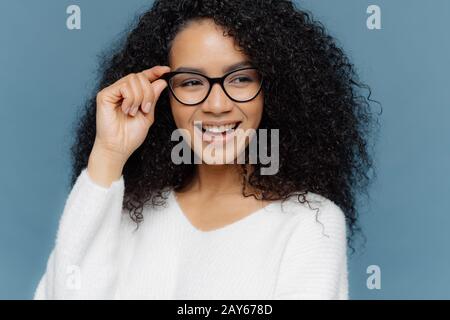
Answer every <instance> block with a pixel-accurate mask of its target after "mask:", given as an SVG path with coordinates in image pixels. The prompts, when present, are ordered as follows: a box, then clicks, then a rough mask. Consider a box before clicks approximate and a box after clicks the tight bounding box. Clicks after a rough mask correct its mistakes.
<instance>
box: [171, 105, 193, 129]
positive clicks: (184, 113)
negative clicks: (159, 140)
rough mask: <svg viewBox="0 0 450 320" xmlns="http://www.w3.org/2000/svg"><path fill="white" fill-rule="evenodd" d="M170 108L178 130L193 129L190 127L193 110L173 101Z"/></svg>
mask: <svg viewBox="0 0 450 320" xmlns="http://www.w3.org/2000/svg"><path fill="white" fill-rule="evenodd" d="M170 107H171V110H172V116H173V119H174V121H175V124H176V125H177V128H180V129H191V128H190V126H189V121H190V119H191V117H192V110H190V109H191V108H187V107H184V106H182V105H180V103H178V102H172V101H171V102H170Z"/></svg>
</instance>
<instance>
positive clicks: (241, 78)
mask: <svg viewBox="0 0 450 320" xmlns="http://www.w3.org/2000/svg"><path fill="white" fill-rule="evenodd" d="M237 80H239V81H237ZM251 81H252V79H251V78H249V77H236V78H234V79H233V80H231V82H234V83H241V82H251Z"/></svg>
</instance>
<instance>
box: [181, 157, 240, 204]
mask: <svg viewBox="0 0 450 320" xmlns="http://www.w3.org/2000/svg"><path fill="white" fill-rule="evenodd" d="M189 191H193V192H198V193H202V194H205V195H209V196H211V197H213V196H216V195H219V194H224V193H227V194H230V193H236V194H240V193H241V192H242V175H241V170H240V167H239V165H236V164H225V165H208V164H205V163H202V164H198V165H197V166H196V175H195V178H194V180H193V181H192V184H191V186H190V187H189Z"/></svg>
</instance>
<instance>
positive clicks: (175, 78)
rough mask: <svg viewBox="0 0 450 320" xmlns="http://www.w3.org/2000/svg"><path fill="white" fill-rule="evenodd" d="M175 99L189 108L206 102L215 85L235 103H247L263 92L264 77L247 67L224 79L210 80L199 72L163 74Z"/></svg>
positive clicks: (227, 74)
mask: <svg viewBox="0 0 450 320" xmlns="http://www.w3.org/2000/svg"><path fill="white" fill-rule="evenodd" d="M160 79H164V80H166V82H167V83H168V87H169V89H170V92H171V93H172V94H173V96H174V97H175V99H176V100H177V101H178V102H180V103H182V104H184V105H187V106H194V105H197V104H200V103H202V102H203V101H205V100H206V98H207V97H208V96H209V93H210V92H211V89H212V86H213V85H214V84H215V83H218V84H220V86H221V87H222V90H223V91H224V92H225V94H226V95H227V96H228V98H230V99H231V100H233V101H235V102H247V101H250V100H253V99H254V98H256V96H257V95H258V94H259V92H260V91H261V87H262V81H263V79H262V76H261V75H260V73H259V72H258V70H257V69H256V68H254V67H245V68H242V69H238V70H233V71H231V72H228V73H226V74H225V75H223V76H222V77H218V78H210V77H207V76H205V75H203V74H201V73H198V72H186V71H173V72H167V73H165V74H163V75H162V76H161V77H160Z"/></svg>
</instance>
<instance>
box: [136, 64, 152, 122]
mask: <svg viewBox="0 0 450 320" xmlns="http://www.w3.org/2000/svg"><path fill="white" fill-rule="evenodd" d="M138 78H139V81H140V83H141V87H142V91H143V93H144V98H143V99H142V103H141V109H142V112H143V113H148V112H149V111H150V108H151V105H152V103H153V101H154V100H155V99H154V96H155V94H154V93H153V89H152V85H151V84H150V81H148V80H147V78H146V77H145V76H144V75H143V74H142V73H141V72H140V73H138Z"/></svg>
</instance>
